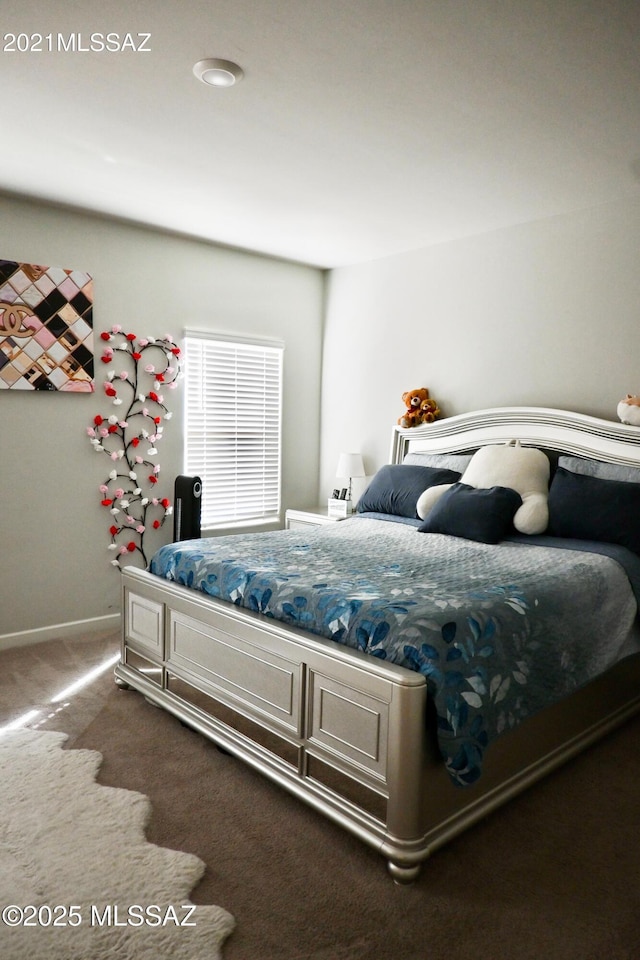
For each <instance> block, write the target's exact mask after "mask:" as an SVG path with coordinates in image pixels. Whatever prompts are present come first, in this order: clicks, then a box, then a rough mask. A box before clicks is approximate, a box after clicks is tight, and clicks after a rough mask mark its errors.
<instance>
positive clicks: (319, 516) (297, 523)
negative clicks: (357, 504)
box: [284, 507, 344, 530]
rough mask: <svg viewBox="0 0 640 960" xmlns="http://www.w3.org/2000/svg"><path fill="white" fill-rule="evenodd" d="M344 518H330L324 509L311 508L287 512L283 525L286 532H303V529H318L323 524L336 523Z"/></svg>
mask: <svg viewBox="0 0 640 960" xmlns="http://www.w3.org/2000/svg"><path fill="white" fill-rule="evenodd" d="M343 519H344V517H330V516H329V515H328V513H327V508H326V507H311V508H309V509H308V510H287V511H286V513H285V515H284V525H285V528H286V529H287V530H303V529H304V528H305V527H319V526H321V525H322V524H324V523H337V522H338V521H339V520H343Z"/></svg>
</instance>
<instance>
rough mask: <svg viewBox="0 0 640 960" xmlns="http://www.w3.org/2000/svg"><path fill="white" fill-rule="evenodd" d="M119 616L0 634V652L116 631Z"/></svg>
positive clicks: (114, 615)
mask: <svg viewBox="0 0 640 960" xmlns="http://www.w3.org/2000/svg"><path fill="white" fill-rule="evenodd" d="M119 627H120V614H119V613H113V614H110V615H109V616H106V617H91V619H89V620H73V621H71V623H57V624H53V625H52V626H50V627H38V628H37V629H36V630H20V631H19V632H18V633H4V634H0V650H8V649H9V648H10V647H23V646H27V645H29V644H32V643H44V642H45V641H46V640H56V639H57V638H58V637H60V636H64V637H70V636H76V635H77V634H79V633H95V632H96V631H98V630H118V629H119Z"/></svg>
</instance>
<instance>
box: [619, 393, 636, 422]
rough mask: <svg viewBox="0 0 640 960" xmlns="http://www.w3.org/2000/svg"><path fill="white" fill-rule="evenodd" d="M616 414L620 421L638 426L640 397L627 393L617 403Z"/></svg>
mask: <svg viewBox="0 0 640 960" xmlns="http://www.w3.org/2000/svg"><path fill="white" fill-rule="evenodd" d="M618 416H619V418H620V420H621V421H622V423H630V424H631V426H633V427H640V397H634V396H632V395H631V394H630V393H628V394H627V395H626V397H625V398H624V400H621V401H620V403H619V404H618Z"/></svg>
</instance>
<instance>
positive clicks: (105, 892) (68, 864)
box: [0, 730, 234, 960]
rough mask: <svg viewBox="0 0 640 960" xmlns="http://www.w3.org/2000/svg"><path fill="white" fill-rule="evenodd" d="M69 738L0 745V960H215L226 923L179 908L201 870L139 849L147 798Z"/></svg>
mask: <svg viewBox="0 0 640 960" xmlns="http://www.w3.org/2000/svg"><path fill="white" fill-rule="evenodd" d="M66 739H67V738H66V735H65V734H63V733H51V732H42V731H34V730H17V731H7V732H5V733H4V734H2V735H0V957H2V958H6V960H164V958H165V957H166V958H172V960H219V958H221V956H222V954H221V952H220V951H221V946H222V943H223V941H224V939H225V938H226V937H227V936H228V935H229V934H230V933H231V931H232V930H233V927H234V920H233V917H232V916H231V915H230V914H229V913H227V911H226V910H224V909H222V908H221V907H216V906H195V907H194V905H193V904H191V902H190V901H189V899H188V895H189V893H190V892H191V890H192V889H193V887H194V886H195V885H196V884H197V882H198V881H199V879H200V877H201V876H202V874H203V872H204V869H205V865H204V863H203V862H202V861H201V860H200V859H199V858H198V857H195V856H193V855H192V854H189V853H179V852H176V851H174V850H167V849H164V848H162V847H158V846H155V845H154V844H151V843H148V842H147V840H146V839H145V833H144V831H145V825H146V824H147V822H148V819H149V816H150V813H151V804H150V801H149V800H148V798H147V797H145V796H143V795H142V794H140V793H135V792H133V791H131V790H121V789H115V788H113V787H105V786H101V785H100V784H98V783H96V781H95V777H96V774H97V772H98V770H99V767H100V763H101V762H102V756H101V755H100V754H99V753H97V752H95V751H92V750H63V749H62V745H63V744H64V742H65V740H66Z"/></svg>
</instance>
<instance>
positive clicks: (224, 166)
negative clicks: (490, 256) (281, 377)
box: [0, 0, 640, 267]
mask: <svg viewBox="0 0 640 960" xmlns="http://www.w3.org/2000/svg"><path fill="white" fill-rule="evenodd" d="M2 31H3V34H4V38H3V41H2V42H3V50H2V51H0V83H1V89H2V110H1V112H0V129H2V134H3V135H2V147H1V149H0V190H3V191H5V192H10V193H19V194H27V195H30V196H34V197H37V198H42V199H46V200H50V201H54V202H61V203H63V204H68V205H72V206H74V207H80V208H85V209H89V210H92V211H98V212H100V213H107V214H110V215H114V216H117V217H125V218H128V219H131V220H133V221H136V222H142V223H147V224H150V225H153V226H156V227H160V228H165V229H169V230H172V231H178V232H180V233H185V234H188V235H193V236H196V237H201V238H206V239H208V240H211V241H215V242H220V243H224V244H228V245H231V246H236V247H241V248H247V249H250V250H256V251H259V252H262V253H266V254H270V255H273V256H278V257H285V258H289V259H293V260H296V261H301V262H304V263H310V264H313V265H316V266H320V267H335V266H338V265H342V264H349V263H354V262H360V261H364V260H370V259H374V258H378V257H383V256H387V255H389V254H393V253H396V252H401V251H407V250H411V249H416V248H421V247H426V246H428V245H431V244H437V243H442V242H447V241H451V240H455V239H459V238H461V237H465V236H471V235H475V234H480V233H484V232H487V231H490V230H495V229H499V228H501V227H505V226H510V225H513V224H517V223H523V222H527V221H530V220H535V219H540V218H545V217H551V216H555V215H559V214H566V213H568V212H571V211H575V210H580V209H585V208H588V207H592V206H595V205H597V204H602V203H607V202H611V201H617V200H624V199H625V198H632V197H638V195H639V194H640V51H639V49H638V48H639V44H640V2H639V0H188V2H179V0H136V3H135V4H132V3H131V0H106V2H105V0H81V2H80V0H2ZM12 33H13V34H16V35H18V34H20V35H22V36H21V37H20V38H18V40H17V41H16V44H15V46H18V45H20V46H23V47H24V46H25V45H27V46H29V47H30V48H31V47H33V46H34V45H35V46H40V47H41V50H40V51H39V52H38V51H37V50H33V49H29V51H27V52H19V51H18V50H12V49H8V48H10V47H11V46H12V44H11V40H10V36H9V35H10V34H12ZM96 33H98V34H104V35H106V34H108V33H116V34H118V35H119V38H120V42H121V43H123V42H124V41H125V40H126V35H127V34H131V37H132V40H133V43H134V44H135V45H138V44H140V43H143V45H144V46H145V47H149V48H150V52H144V51H133V50H131V49H124V50H120V51H119V52H106V51H102V52H98V51H96V50H94V51H91V50H79V49H76V50H75V52H74V51H72V50H68V51H66V52H65V51H64V49H62V47H63V46H64V45H67V46H69V44H70V43H71V42H73V43H75V46H76V48H78V47H87V46H90V45H91V44H92V40H91V35H92V34H96ZM146 33H150V34H151V37H150V38H149V40H147V41H143V39H142V37H139V36H138V35H139V34H146ZM38 34H41V35H42V38H43V39H42V41H41V42H40V43H39V44H38V41H37V35H38ZM34 35H35V36H34ZM48 35H51V38H50V39H49V36H48ZM59 37H61V40H60V39H59ZM70 38H71V39H70ZM128 43H129V41H127V44H128ZM93 45H94V47H95V46H97V45H99V41H97V42H96V41H95V39H94V41H93ZM49 47H52V49H51V50H49ZM58 48H60V49H58ZM206 57H222V58H225V59H230V60H234V61H236V62H237V63H239V64H240V65H241V66H242V68H243V69H244V72H245V76H244V79H243V80H242V81H241V82H240V83H238V84H237V85H236V86H234V87H232V88H229V89H218V88H213V87H208V86H206V85H205V84H203V83H201V82H200V81H198V80H196V78H195V77H194V76H193V74H192V67H193V65H194V63H195V62H196V61H197V60H201V59H203V58H206Z"/></svg>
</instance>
